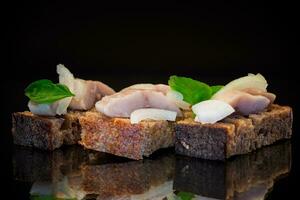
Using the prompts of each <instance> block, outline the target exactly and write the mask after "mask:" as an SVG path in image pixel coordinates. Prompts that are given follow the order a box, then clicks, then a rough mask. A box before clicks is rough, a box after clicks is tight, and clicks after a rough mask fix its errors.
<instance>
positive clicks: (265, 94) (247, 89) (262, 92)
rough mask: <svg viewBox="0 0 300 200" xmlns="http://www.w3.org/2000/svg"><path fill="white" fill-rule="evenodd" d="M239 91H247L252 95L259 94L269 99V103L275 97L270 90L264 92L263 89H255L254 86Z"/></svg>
mask: <svg viewBox="0 0 300 200" xmlns="http://www.w3.org/2000/svg"><path fill="white" fill-rule="evenodd" d="M241 91H244V92H247V93H248V94H252V95H260V96H264V97H267V98H268V99H269V100H270V103H273V102H274V101H275V99H276V95H275V94H273V93H270V92H265V91H263V90H259V89H255V88H246V89H244V90H241Z"/></svg>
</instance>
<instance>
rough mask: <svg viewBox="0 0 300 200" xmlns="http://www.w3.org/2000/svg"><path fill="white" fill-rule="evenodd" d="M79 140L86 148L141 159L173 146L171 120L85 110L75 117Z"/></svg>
mask: <svg viewBox="0 0 300 200" xmlns="http://www.w3.org/2000/svg"><path fill="white" fill-rule="evenodd" d="M79 121H80V125H81V130H82V133H81V141H80V143H81V144H82V145H83V146H84V147H86V148H88V149H93V150H97V151H101V152H107V153H111V154H114V155H118V156H123V157H127V158H131V159H135V160H139V159H143V156H149V155H150V154H152V153H153V152H154V151H156V150H158V149H160V148H166V147H171V146H174V129H173V123H171V122H168V121H150V120H147V121H142V122H140V123H138V124H131V123H130V120H129V119H124V118H110V117H107V116H105V115H103V114H101V113H99V112H86V114H85V115H84V116H82V117H80V118H79Z"/></svg>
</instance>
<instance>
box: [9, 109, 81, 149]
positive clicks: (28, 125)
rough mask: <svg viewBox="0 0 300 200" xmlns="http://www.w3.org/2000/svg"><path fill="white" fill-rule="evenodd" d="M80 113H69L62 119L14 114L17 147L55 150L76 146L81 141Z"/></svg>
mask: <svg viewBox="0 0 300 200" xmlns="http://www.w3.org/2000/svg"><path fill="white" fill-rule="evenodd" d="M81 115H82V112H80V111H69V112H68V113H67V114H66V115H63V116H61V117H46V116H38V115H35V114H33V113H31V112H28V111H25V112H15V113H13V114H12V135H13V141H14V143H15V144H17V145H22V146H29V147H37V148H39V149H45V150H53V149H56V148H59V147H61V146H62V145H63V144H67V145H70V144H76V143H78V141H79V140H80V133H81V127H80V124H79V121H78V117H79V116H81Z"/></svg>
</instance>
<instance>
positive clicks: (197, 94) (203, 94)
mask: <svg viewBox="0 0 300 200" xmlns="http://www.w3.org/2000/svg"><path fill="white" fill-rule="evenodd" d="M168 83H169V86H170V87H171V88H172V89H173V90H176V91H178V92H180V93H181V94H182V95H183V100H184V101H186V102H188V103H190V104H196V103H198V102H200V101H204V100H208V99H210V97H211V96H212V89H211V88H210V87H209V85H207V84H205V83H202V82H200V81H197V80H193V79H191V78H187V77H180V76H171V77H170V79H169V81H168Z"/></svg>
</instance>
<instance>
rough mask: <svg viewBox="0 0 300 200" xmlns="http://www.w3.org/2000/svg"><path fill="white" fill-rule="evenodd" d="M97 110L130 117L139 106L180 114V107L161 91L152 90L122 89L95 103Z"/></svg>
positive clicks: (115, 115)
mask: <svg viewBox="0 0 300 200" xmlns="http://www.w3.org/2000/svg"><path fill="white" fill-rule="evenodd" d="M95 107H96V109H97V110H98V111H99V112H102V113H104V114H105V115H107V116H110V117H130V114H131V113H132V112H133V111H134V110H137V109H141V108H158V109H165V110H170V111H175V112H177V114H178V115H179V116H181V115H182V113H181V111H180V109H179V108H178V107H177V106H176V105H175V103H173V102H172V101H170V100H169V99H168V98H167V97H166V96H165V95H164V94H163V93H162V92H157V91H153V90H136V89H134V90H131V89H129V90H122V91H121V92H118V93H116V94H113V95H110V96H106V97H104V98H102V99H101V100H100V101H98V102H97V103H96V105H95Z"/></svg>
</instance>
